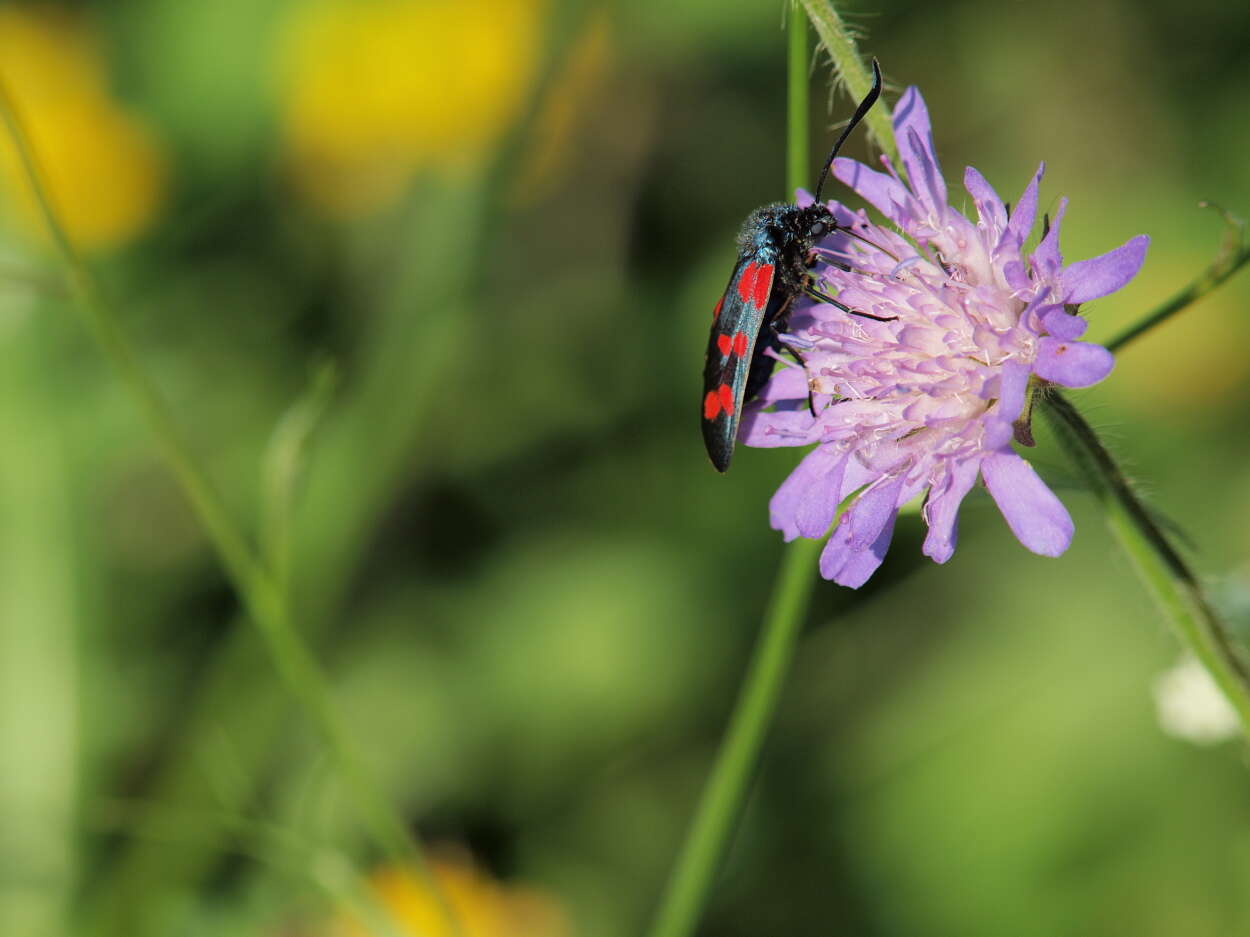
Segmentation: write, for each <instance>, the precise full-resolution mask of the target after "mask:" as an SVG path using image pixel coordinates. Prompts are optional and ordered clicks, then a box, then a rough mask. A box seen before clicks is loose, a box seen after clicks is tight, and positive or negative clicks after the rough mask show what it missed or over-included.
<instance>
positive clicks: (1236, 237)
mask: <svg viewBox="0 0 1250 937" xmlns="http://www.w3.org/2000/svg"><path fill="white" fill-rule="evenodd" d="M1203 204H1204V205H1205V204H1206V203H1205V202H1204V203H1203ZM1224 219H1225V221H1226V222H1227V223H1228V233H1227V235H1226V236H1225V242H1224V246H1223V248H1222V249H1221V250H1220V253H1219V254H1218V255H1217V256H1216V258H1215V260H1213V261H1212V262H1211V265H1210V266H1209V267H1207V269H1206V270H1204V271H1203V272H1202V274H1201V275H1200V276H1199V277H1198V279H1196V280H1194V282H1192V283H1190V284H1189V286H1187V287H1185V288H1184V289H1183V290H1181V291H1180V292H1179V293H1177V294H1176V295H1175V296H1173V297H1172V298H1171V299H1169V300H1168V301H1167V302H1165V303H1163V304H1162V305H1161V306H1159V307H1158V308H1157V309H1155V310H1154V311H1152V312H1150V313H1148V314H1147V315H1146V316H1145V317H1144V318H1143V319H1141V321H1139V322H1137V323H1135V324H1134V325H1131V326H1129V327H1128V328H1127V329H1125V330H1124V331H1123V332H1121V333H1120V334H1119V335H1117V336H1116V337H1115V338H1113V339H1111V341H1109V342H1107V348H1108V349H1109V350H1110V351H1119V350H1120V349H1121V348H1123V347H1124V346H1125V345H1127V344H1128V343H1129V342H1131V341H1133V339H1135V338H1138V337H1140V336H1141V335H1143V334H1145V333H1146V332H1149V331H1150V330H1151V329H1153V328H1154V327H1155V326H1156V325H1160V324H1162V323H1164V322H1166V321H1167V320H1168V319H1170V318H1172V316H1174V315H1176V314H1177V313H1178V312H1180V311H1181V310H1182V309H1184V308H1185V307H1186V306H1189V305H1191V304H1192V303H1195V302H1197V301H1198V300H1199V299H1201V298H1202V297H1203V296H1206V295H1207V293H1210V292H1211V291H1212V290H1214V289H1215V288H1216V287H1218V286H1219V285H1220V284H1221V283H1223V282H1224V281H1225V280H1227V279H1228V278H1229V277H1231V276H1232V275H1233V274H1234V273H1236V272H1237V271H1238V270H1240V269H1241V268H1242V267H1243V266H1245V264H1246V262H1247V261H1250V247H1248V246H1247V245H1246V244H1245V243H1244V240H1243V237H1242V234H1243V230H1244V228H1245V223H1244V222H1241V221H1237V220H1236V219H1234V218H1233V217H1232V216H1231V215H1228V214H1227V213H1225V214H1224Z"/></svg>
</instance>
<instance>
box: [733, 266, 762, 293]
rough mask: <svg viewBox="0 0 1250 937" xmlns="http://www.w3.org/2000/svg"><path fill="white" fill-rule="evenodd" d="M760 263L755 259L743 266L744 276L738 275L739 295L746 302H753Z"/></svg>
mask: <svg viewBox="0 0 1250 937" xmlns="http://www.w3.org/2000/svg"><path fill="white" fill-rule="evenodd" d="M759 269H760V265H759V264H757V263H756V262H755V261H754V260H753V261H751V262H750V263H749V264H747V265H746V266H745V267H743V268H742V276H740V277H738V297H739V298H740V299H741V300H742V301H743V302H744V303H749V302H751V297H752V296H753V295H754V293H755V275H756V273H757V272H758V271H759Z"/></svg>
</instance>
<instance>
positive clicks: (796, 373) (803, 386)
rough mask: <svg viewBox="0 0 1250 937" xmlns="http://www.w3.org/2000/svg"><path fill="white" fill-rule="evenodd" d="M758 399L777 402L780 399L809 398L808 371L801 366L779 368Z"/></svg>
mask: <svg viewBox="0 0 1250 937" xmlns="http://www.w3.org/2000/svg"><path fill="white" fill-rule="evenodd" d="M756 399H757V400H760V401H763V402H764V403H776V402H777V401H778V400H803V401H806V400H807V372H806V371H804V370H803V369H802V368H800V367H789V368H778V369H777V370H776V371H774V372H773V376H772V377H771V378H769V379H768V383H767V384H765V385H764V388H763V390H761V391H760V395H759V397H757V398H756Z"/></svg>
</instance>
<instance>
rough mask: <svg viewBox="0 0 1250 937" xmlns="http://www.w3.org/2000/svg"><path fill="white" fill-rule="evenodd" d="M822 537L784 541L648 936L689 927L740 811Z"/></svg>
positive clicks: (682, 934)
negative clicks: (760, 621) (747, 660)
mask: <svg viewBox="0 0 1250 937" xmlns="http://www.w3.org/2000/svg"><path fill="white" fill-rule="evenodd" d="M823 546H824V541H822V540H802V539H799V540H795V541H793V542H792V543H790V544H789V545H788V546H787V547H786V552H785V555H784V556H783V558H782V562H781V571H780V572H779V573H778V576H777V584H776V585H775V586H774V589H773V597H772V601H771V603H770V605H769V609H768V614H767V615H766V616H765V618H764V627H763V629H762V630H761V632H760V637H759V640H758V642H757V643H756V646H755V651H754V654H753V656H752V658H751V664H750V670H749V671H748V673H747V676H746V679H745V680H744V681H743V684H742V689H741V691H740V692H739V695H738V702H737V704H736V705H735V706H734V713H733V717H732V718H731V720H730V723H729V728H728V729H727V730H726V731H725V737H724V739H723V740H722V741H721V746H720V750H719V751H718V752H717V755H716V764H715V765H714V766H713V768H712V774H711V776H710V777H709V778H708V781H707V785H706V786H705V787H704V789H703V794H702V796H701V797H700V799H699V806H698V809H697V811H696V812H695V817H694V822H693V823H692V824H691V826H690V831H689V832H688V833H687V834H686V841H685V843H684V844H683V845H682V849H681V853H680V855H679V856H678V859H677V865H676V867H675V868H674V869H673V872H672V874H671V875H670V876H669V880H668V885H667V887H666V889H665V893H664V899H663V901H662V902H661V904H660V910H659V912H658V913H657V915H656V918H655V921H654V923H653V924H652V925H651V930H650V932H649V933H650V937H687V935H689V934H691V933H693V932H694V929H695V926H696V925H697V924H698V921H699V917H700V915H701V914H702V911H703V906H704V904H705V903H706V901H707V896H708V892H709V891H710V890H711V887H712V882H713V879H714V878H715V876H716V872H717V871H718V870H719V868H720V864H721V859H722V857H723V856H724V854H725V850H726V849H727V847H728V845H729V840H730V836H731V834H732V833H733V831H734V828H735V827H736V826H737V823H738V818H739V817H740V816H741V814H742V807H743V803H744V801H745V800H746V795H747V793H748V791H749V789H750V785H751V780H752V778H753V777H754V774H755V767H756V764H757V763H758V762H759V756H760V748H761V747H762V746H763V743H764V737H765V736H766V735H767V733H768V728H769V726H770V725H771V724H772V721H773V715H774V713H775V712H776V709H777V702H778V700H779V699H780V698H781V690H782V687H783V686H784V684H785V679H786V675H787V674H788V673H789V672H790V665H791V663H792V661H793V659H794V648H795V644H796V642H797V640H798V636H799V631H800V629H801V628H802V625H803V621H804V619H805V618H806V617H807V607H808V603H809V600H810V599H811V594H812V583H813V580H814V578H815V577H814V575H813V571H814V569H815V566H816V561H817V559H818V557H819V556H820V551H821V548H822V547H823Z"/></svg>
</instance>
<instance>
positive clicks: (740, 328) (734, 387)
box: [702, 252, 786, 472]
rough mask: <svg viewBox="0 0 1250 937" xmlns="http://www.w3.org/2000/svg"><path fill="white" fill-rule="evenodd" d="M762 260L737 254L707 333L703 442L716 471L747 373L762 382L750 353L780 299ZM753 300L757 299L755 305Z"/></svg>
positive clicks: (724, 460) (723, 462)
mask: <svg viewBox="0 0 1250 937" xmlns="http://www.w3.org/2000/svg"><path fill="white" fill-rule="evenodd" d="M762 259H763V258H761V256H760V253H759V252H753V253H744V254H741V255H739V257H738V263H737V265H736V266H735V267H734V271H733V274H732V275H731V276H730V278H729V285H728V286H727V287H726V288H725V294H724V296H723V297H722V298H721V301H720V303H719V304H718V306H717V310H718V312H717V314H716V318H715V320H714V321H713V322H712V331H711V334H710V335H709V336H708V343H707V360H706V363H705V364H704V367H703V412H702V417H703V420H702V423H703V442H704V443H705V444H706V446H707V454H708V456H710V457H711V459H712V464H713V465H714V466H716V469H717V471H720V472H723V471H725V470H726V469H727V468H729V460H730V458H731V457H732V456H733V450H734V441H735V439H736V438H737V435H738V422H739V420H740V419H741V417H742V405H743V403H744V402H745V401H746V400H747V399H749V396H748V395H747V383H748V377H750V378H751V381H750V383H751V384H753V385H756V386H755V391H756V392H758V390H759V386H762V384H763V380H761V379H760V378H759V377H758V376H757V375H758V374H759V373H760V370H761V369H762V368H763V367H764V362H763V361H759V362H758V363H757V358H758V357H759V356H757V354H756V345H757V343H758V342H759V340H760V330H761V329H762V328H764V327H765V326H766V325H767V323H768V322H770V321H771V319H772V317H773V316H774V315H775V314H776V313H777V312H778V311H779V310H780V309H781V306H782V305H784V303H785V299H786V297H785V296H784V295H780V293H781V291H779V290H777V289H775V286H776V279H775V268H774V265H773V264H772V263H768V262H763V263H762V262H761V260H762ZM756 300H763V302H760V303H758V304H757V303H756V302H755V301H756ZM770 341H771V339H770V337H769V336H765V337H764V339H763V345H761V351H762V350H763V347H765V346H767V345H768V344H769V343H770ZM767 360H769V361H771V359H767ZM753 370H754V371H755V374H752V371H753ZM768 371H769V372H771V367H770V368H768Z"/></svg>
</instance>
